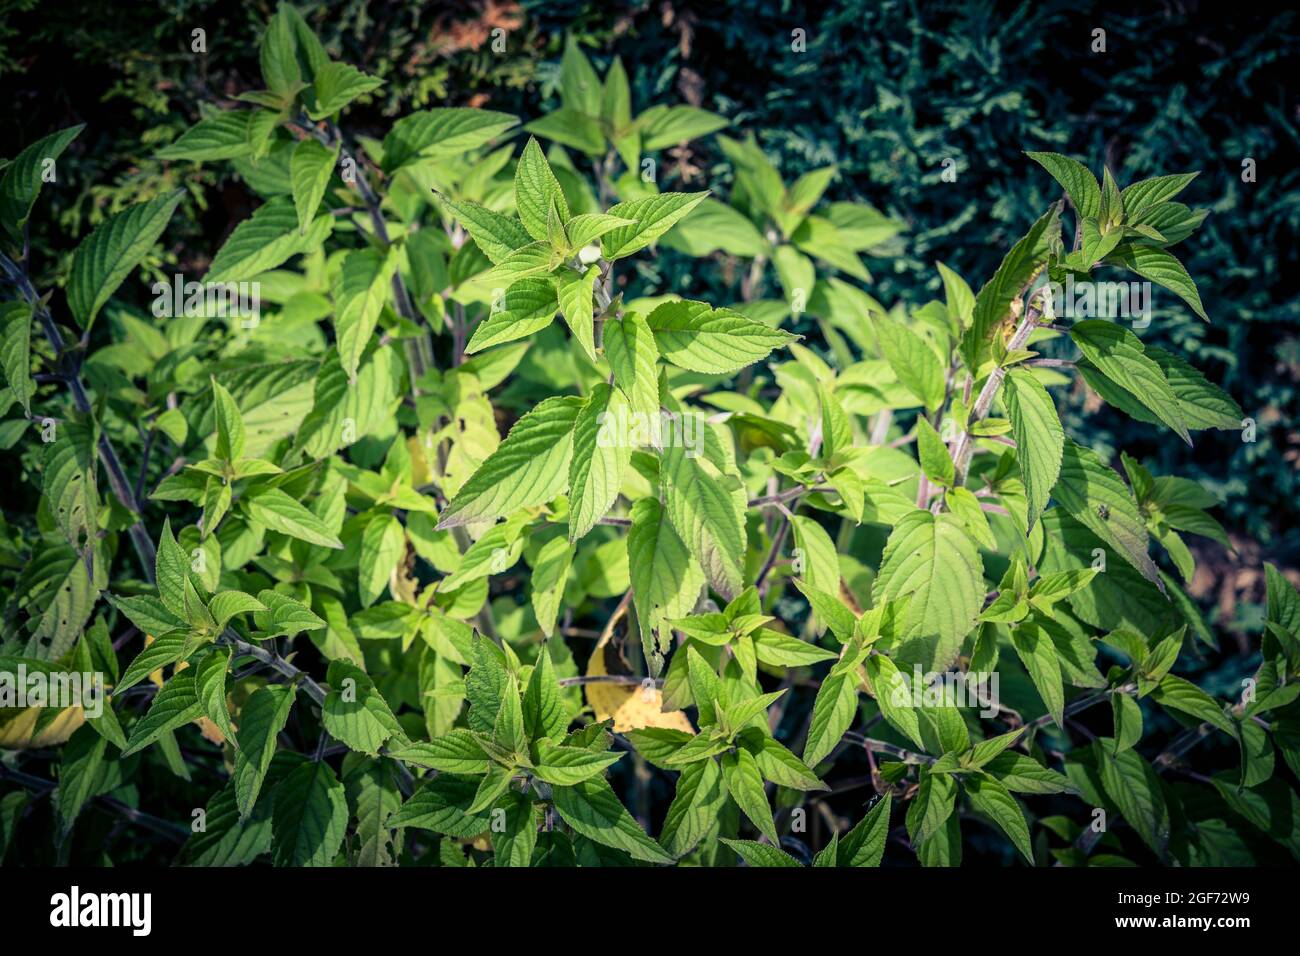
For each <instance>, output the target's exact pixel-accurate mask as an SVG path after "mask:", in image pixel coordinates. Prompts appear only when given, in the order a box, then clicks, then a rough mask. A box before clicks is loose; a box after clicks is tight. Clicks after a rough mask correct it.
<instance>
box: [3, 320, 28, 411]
mask: <svg viewBox="0 0 1300 956" xmlns="http://www.w3.org/2000/svg"><path fill="white" fill-rule="evenodd" d="M0 371H3V372H4V376H5V381H7V382H8V383H9V390H10V392H11V393H12V394H13V397H14V398H15V399H17V400H18V402H19V404H21V405H22V406H23V410H24V411H26V412H27V413H28V414H29V415H30V414H31V411H32V396H33V395H34V394H35V393H36V383H35V382H34V381H33V380H32V308H31V306H30V305H28V304H27V303H26V302H20V301H18V300H14V301H12V302H0Z"/></svg>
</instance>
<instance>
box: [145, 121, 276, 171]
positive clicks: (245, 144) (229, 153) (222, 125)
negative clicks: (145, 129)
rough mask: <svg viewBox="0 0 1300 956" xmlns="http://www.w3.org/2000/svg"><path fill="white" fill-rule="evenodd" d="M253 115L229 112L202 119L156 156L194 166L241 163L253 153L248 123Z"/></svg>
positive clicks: (155, 154)
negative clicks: (212, 162) (224, 161)
mask: <svg viewBox="0 0 1300 956" xmlns="http://www.w3.org/2000/svg"><path fill="white" fill-rule="evenodd" d="M253 115H254V111H253V110H226V111H225V112H222V113H217V114H215V115H214V116H209V117H207V118H206V119H201V120H199V121H198V122H197V123H195V124H194V125H193V126H191V127H190V128H189V129H187V130H186V131H185V132H184V133H182V134H181V135H180V138H179V139H177V140H176V141H175V142H174V143H171V144H169V145H167V146H164V147H163V148H162V149H160V150H158V152H156V153H154V156H156V157H157V158H158V159H188V160H192V161H194V162H205V161H207V160H217V159H240V158H242V157H244V156H247V155H249V154H250V153H251V152H252V151H253V147H252V144H251V143H250V141H249V137H248V127H249V121H250V120H251V119H252V118H253Z"/></svg>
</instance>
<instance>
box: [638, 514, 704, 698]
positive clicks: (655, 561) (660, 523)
mask: <svg viewBox="0 0 1300 956" xmlns="http://www.w3.org/2000/svg"><path fill="white" fill-rule="evenodd" d="M627 556H628V569H629V574H630V578H631V586H632V599H633V602H634V605H635V607H636V618H637V624H638V626H639V627H640V630H641V646H642V649H643V651H644V653H645V658H646V662H647V666H648V667H649V668H650V673H651V675H653V676H657V675H658V674H659V672H660V669H661V668H662V667H663V658H664V655H665V654H666V653H667V652H668V650H669V648H670V647H671V641H672V633H671V629H670V628H669V627H668V626H667V624H666V623H664V622H665V621H668V620H673V619H676V618H679V617H682V616H684V615H686V614H688V613H690V611H691V609H692V608H693V607H694V606H695V602H696V600H697V599H698V598H699V595H700V590H701V588H703V587H704V572H703V571H701V570H700V567H699V564H698V562H696V560H695V559H694V558H693V557H691V553H690V551H689V550H688V549H687V547H686V544H685V543H684V542H683V541H682V539H681V537H680V536H679V535H678V533H677V532H676V530H674V528H673V526H672V524H670V523H669V522H668V521H667V520H666V519H665V517H664V514H663V509H662V507H661V506H660V504H659V500H658V499H657V498H654V497H650V498H640V499H638V500H637V502H636V503H635V504H634V505H633V506H632V527H631V529H630V530H629V531H628V536H627ZM656 634H658V639H657V640H656Z"/></svg>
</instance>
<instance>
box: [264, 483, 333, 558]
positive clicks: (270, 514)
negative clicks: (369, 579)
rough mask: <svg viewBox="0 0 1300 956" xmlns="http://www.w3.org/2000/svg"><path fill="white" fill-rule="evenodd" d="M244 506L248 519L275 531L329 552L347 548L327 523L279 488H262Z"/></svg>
mask: <svg viewBox="0 0 1300 956" xmlns="http://www.w3.org/2000/svg"><path fill="white" fill-rule="evenodd" d="M243 503H244V509H245V511H247V512H248V516H249V517H250V518H252V519H253V520H254V521H256V522H258V523H260V524H262V525H265V526H266V527H267V528H268V529H269V530H271V531H278V532H280V533H281V534H287V535H288V536H289V537H291V538H298V539H299V540H301V541H306V542H307V543H308V544H318V545H320V546H322V547H325V548H342V547H343V542H341V541H340V540H339V539H338V536H337V535H335V534H334V533H333V532H331V531H330V529H329V526H328V525H326V524H325V522H324V521H322V520H321V519H320V518H318V517H317V516H316V515H315V514H314V513H312V512H311V511H309V510H307V508H305V507H304V506H303V505H301V504H299V503H298V502H296V501H294V500H293V499H292V498H290V497H289V496H288V495H287V494H285V493H284V492H283V491H281V490H280V489H279V488H265V487H264V488H259V489H258V490H256V491H255V492H253V493H252V494H250V495H248V496H247V497H245V498H244V499H243Z"/></svg>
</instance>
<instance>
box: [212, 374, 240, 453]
mask: <svg viewBox="0 0 1300 956" xmlns="http://www.w3.org/2000/svg"><path fill="white" fill-rule="evenodd" d="M210 381H211V385H212V399H213V403H212V404H213V408H214V410H215V411H216V418H217V441H216V445H215V446H214V447H213V450H212V454H213V456H214V457H216V458H220V459H221V460H222V461H228V462H232V463H233V462H236V461H238V460H239V459H240V457H242V456H243V454H244V435H245V432H244V419H243V416H242V415H240V414H239V406H238V405H236V404H235V400H234V399H233V398H231V397H230V393H229V392H228V391H226V389H225V387H224V386H222V384H221V383H220V382H218V381H217V380H216V379H215V378H212V379H211V380H210Z"/></svg>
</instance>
